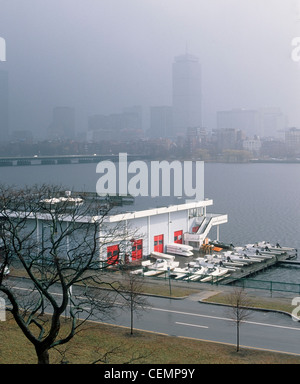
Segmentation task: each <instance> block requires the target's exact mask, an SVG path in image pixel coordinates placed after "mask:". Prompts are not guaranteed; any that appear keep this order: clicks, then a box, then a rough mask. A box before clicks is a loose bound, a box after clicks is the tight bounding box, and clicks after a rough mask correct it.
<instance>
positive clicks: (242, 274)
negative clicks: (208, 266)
mask: <svg viewBox="0 0 300 384" xmlns="http://www.w3.org/2000/svg"><path fill="white" fill-rule="evenodd" d="M270 256H271V254H270ZM289 258H290V255H288V254H281V255H274V254H273V255H272V257H271V258H268V259H267V258H266V259H264V260H263V261H262V262H260V263H252V264H249V265H246V266H244V267H242V268H241V269H239V270H236V271H234V272H232V273H231V274H230V276H228V277H227V278H226V279H223V280H222V284H232V283H234V282H235V281H237V280H239V279H242V278H246V277H250V276H253V275H256V274H257V273H259V272H264V271H266V270H267V269H268V268H271V267H274V266H276V265H279V264H283V263H286V264H297V265H300V262H297V261H294V260H289Z"/></svg>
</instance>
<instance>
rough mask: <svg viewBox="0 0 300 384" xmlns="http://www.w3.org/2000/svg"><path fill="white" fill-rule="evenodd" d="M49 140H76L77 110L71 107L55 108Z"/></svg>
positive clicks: (49, 130)
mask: <svg viewBox="0 0 300 384" xmlns="http://www.w3.org/2000/svg"><path fill="white" fill-rule="evenodd" d="M48 138H50V139H63V140H72V139H74V138H75V110H74V108H70V107H55V108H54V109H53V118H52V123H51V124H50V126H49V128H48Z"/></svg>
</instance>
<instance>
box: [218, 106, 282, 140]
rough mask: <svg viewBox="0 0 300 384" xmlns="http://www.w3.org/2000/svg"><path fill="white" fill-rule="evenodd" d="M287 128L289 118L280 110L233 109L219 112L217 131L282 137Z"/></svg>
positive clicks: (250, 135)
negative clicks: (228, 130)
mask: <svg viewBox="0 0 300 384" xmlns="http://www.w3.org/2000/svg"><path fill="white" fill-rule="evenodd" d="M286 126H287V118H286V116H285V115H284V114H283V113H282V112H281V111H280V108H260V109H258V110H255V109H239V108H238V109H231V110H227V111H218V112H217V129H228V128H233V129H239V130H242V131H243V132H245V134H246V135H247V136H248V137H250V138H252V137H254V136H260V137H266V136H273V137H274V136H280V133H281V136H282V134H283V133H284V131H285V129H286Z"/></svg>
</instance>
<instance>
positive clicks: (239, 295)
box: [227, 287, 251, 352]
mask: <svg viewBox="0 0 300 384" xmlns="http://www.w3.org/2000/svg"><path fill="white" fill-rule="evenodd" d="M227 303H228V304H229V308H228V312H229V315H230V317H231V318H232V320H233V321H234V322H235V324H236V351H237V352H238V351H239V349H240V325H241V324H242V322H243V321H246V320H247V319H248V318H249V317H250V315H251V309H250V306H251V300H250V299H249V298H248V296H247V294H246V292H245V291H244V289H243V288H240V287H238V288H234V289H233V291H232V292H231V293H229V294H228V295H227Z"/></svg>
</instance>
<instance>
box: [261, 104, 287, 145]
mask: <svg viewBox="0 0 300 384" xmlns="http://www.w3.org/2000/svg"><path fill="white" fill-rule="evenodd" d="M259 113H260V123H261V129H260V136H261V137H277V138H283V137H284V132H285V130H286V128H287V117H286V115H284V114H283V113H282V112H281V110H280V108H261V109H260V110H259Z"/></svg>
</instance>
